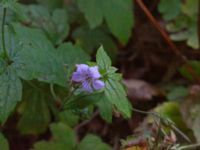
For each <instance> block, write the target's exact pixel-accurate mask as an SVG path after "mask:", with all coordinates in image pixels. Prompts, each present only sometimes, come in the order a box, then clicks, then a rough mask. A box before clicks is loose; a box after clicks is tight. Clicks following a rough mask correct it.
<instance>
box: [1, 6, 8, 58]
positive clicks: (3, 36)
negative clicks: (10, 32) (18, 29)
mask: <svg viewBox="0 0 200 150" xmlns="http://www.w3.org/2000/svg"><path fill="white" fill-rule="evenodd" d="M5 20H6V8H3V19H2V25H1V32H2V35H1V36H2V37H1V38H2V47H3V56H4V58H5V59H6V60H7V61H8V62H10V59H9V57H8V53H7V50H6V44H5V31H4V30H5V29H4V26H5Z"/></svg>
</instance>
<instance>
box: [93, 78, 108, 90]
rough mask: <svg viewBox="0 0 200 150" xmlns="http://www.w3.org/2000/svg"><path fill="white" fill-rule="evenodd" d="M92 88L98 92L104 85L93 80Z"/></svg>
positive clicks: (99, 81)
mask: <svg viewBox="0 0 200 150" xmlns="http://www.w3.org/2000/svg"><path fill="white" fill-rule="evenodd" d="M92 86H93V88H94V89H95V90H100V89H102V88H103V87H104V86H105V83H104V82H103V81H101V80H95V81H93V83H92Z"/></svg>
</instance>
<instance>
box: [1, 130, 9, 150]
mask: <svg viewBox="0 0 200 150" xmlns="http://www.w3.org/2000/svg"><path fill="white" fill-rule="evenodd" d="M0 148H1V149H2V150H9V145H8V141H7V140H6V138H5V137H4V136H3V134H2V133H0Z"/></svg>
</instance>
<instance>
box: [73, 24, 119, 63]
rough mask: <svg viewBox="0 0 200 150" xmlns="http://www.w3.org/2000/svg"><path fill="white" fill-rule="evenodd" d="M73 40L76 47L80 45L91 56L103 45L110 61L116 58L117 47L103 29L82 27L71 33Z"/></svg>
mask: <svg viewBox="0 0 200 150" xmlns="http://www.w3.org/2000/svg"><path fill="white" fill-rule="evenodd" d="M73 38H74V39H75V41H76V44H77V45H80V46H81V47H82V48H83V49H85V50H87V51H88V52H89V53H90V54H92V53H93V52H94V50H96V48H97V47H99V46H100V45H103V46H104V48H105V50H106V52H107V53H108V55H109V56H110V57H111V58H112V60H114V59H115V58H116V55H117V46H116V44H115V43H114V40H113V39H112V38H111V36H110V34H109V33H108V31H107V30H105V29H104V28H95V29H90V28H89V27H88V26H82V27H79V28H77V29H76V30H75V31H74V32H73Z"/></svg>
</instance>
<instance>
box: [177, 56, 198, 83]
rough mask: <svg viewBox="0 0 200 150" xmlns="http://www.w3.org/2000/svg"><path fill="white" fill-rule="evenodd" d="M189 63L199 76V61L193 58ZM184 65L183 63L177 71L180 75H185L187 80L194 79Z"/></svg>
mask: <svg viewBox="0 0 200 150" xmlns="http://www.w3.org/2000/svg"><path fill="white" fill-rule="evenodd" d="M189 64H190V65H191V66H192V68H193V70H194V71H195V72H196V74H197V75H199V76H200V61H196V60H193V61H189ZM186 65H187V64H185V65H183V66H182V67H181V68H180V69H179V71H180V73H181V75H182V76H184V77H186V78H187V79H189V80H194V79H193V76H192V75H191V73H190V72H188V70H187V68H186Z"/></svg>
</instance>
